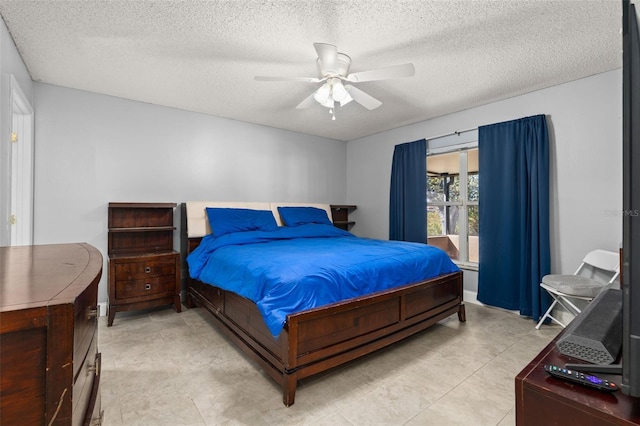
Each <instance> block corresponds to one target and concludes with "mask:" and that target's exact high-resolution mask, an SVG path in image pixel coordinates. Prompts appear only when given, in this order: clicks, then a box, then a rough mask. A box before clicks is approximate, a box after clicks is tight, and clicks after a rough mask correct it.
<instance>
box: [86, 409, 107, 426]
mask: <svg viewBox="0 0 640 426" xmlns="http://www.w3.org/2000/svg"><path fill="white" fill-rule="evenodd" d="M103 419H104V410H102V411H100V415H99V416H98V417H94V418H92V419H91V423H89V426H101V425H102V420H103Z"/></svg>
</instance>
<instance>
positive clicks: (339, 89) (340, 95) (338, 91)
mask: <svg viewBox="0 0 640 426" xmlns="http://www.w3.org/2000/svg"><path fill="white" fill-rule="evenodd" d="M331 95H332V96H333V100H334V101H336V102H340V103H341V104H342V100H343V99H344V98H345V96H348V95H349V94H348V93H347V89H345V88H344V85H343V84H342V82H341V81H340V80H339V79H337V78H334V79H333V84H332V90H331Z"/></svg>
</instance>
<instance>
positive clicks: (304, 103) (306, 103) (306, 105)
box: [296, 92, 316, 109]
mask: <svg viewBox="0 0 640 426" xmlns="http://www.w3.org/2000/svg"><path fill="white" fill-rule="evenodd" d="M315 94H316V92H313V93H312V94H310V95H309V96H308V97H306V98H305V99H304V101H302V102H300V103H299V104H298V106H297V107H296V109H304V108H309V107H310V106H311V105H314V104H315V103H316V100H315V99H314V98H313V95H315Z"/></svg>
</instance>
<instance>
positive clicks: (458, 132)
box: [425, 127, 478, 141]
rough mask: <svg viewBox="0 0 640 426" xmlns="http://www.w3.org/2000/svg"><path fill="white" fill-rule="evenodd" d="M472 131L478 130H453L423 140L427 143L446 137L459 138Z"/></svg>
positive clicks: (474, 128) (473, 128)
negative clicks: (454, 136)
mask: <svg viewBox="0 0 640 426" xmlns="http://www.w3.org/2000/svg"><path fill="white" fill-rule="evenodd" d="M474 130H478V128H477V127H471V128H469V129H464V130H455V131H453V132H449V133H445V134H443V135H438V136H434V137H431V138H425V139H426V140H428V141H432V140H434V139H440V138H445V137H447V136H453V135H456V136H460V135H461V134H462V133H467V132H472V131H474Z"/></svg>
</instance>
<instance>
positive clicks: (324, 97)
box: [313, 83, 331, 105]
mask: <svg viewBox="0 0 640 426" xmlns="http://www.w3.org/2000/svg"><path fill="white" fill-rule="evenodd" d="M313 98H314V99H315V100H316V101H318V103H319V104H321V105H324V104H325V103H326V102H327V101H329V100H330V98H331V86H330V85H329V83H324V84H323V85H322V86H320V88H319V89H318V90H316V93H315V94H314V95H313Z"/></svg>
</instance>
